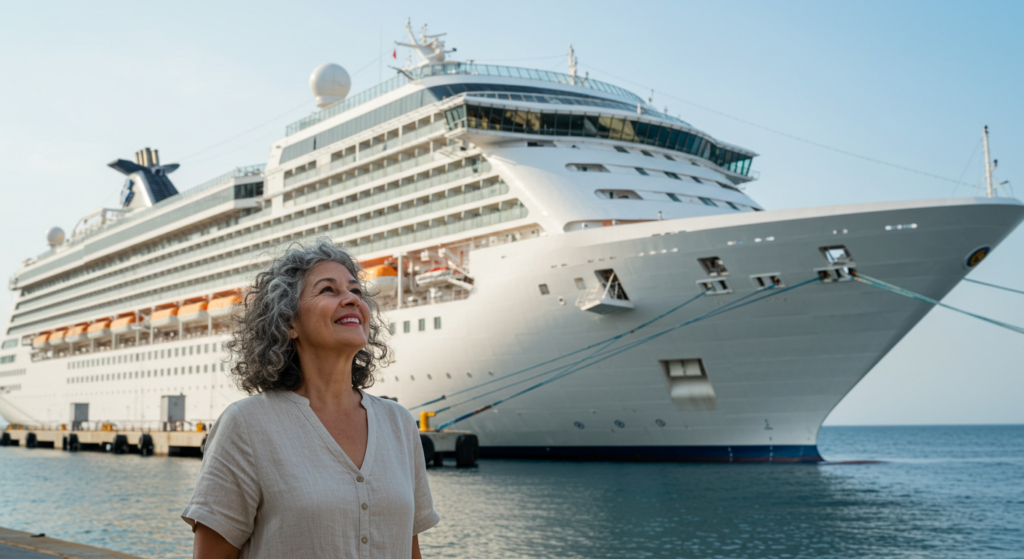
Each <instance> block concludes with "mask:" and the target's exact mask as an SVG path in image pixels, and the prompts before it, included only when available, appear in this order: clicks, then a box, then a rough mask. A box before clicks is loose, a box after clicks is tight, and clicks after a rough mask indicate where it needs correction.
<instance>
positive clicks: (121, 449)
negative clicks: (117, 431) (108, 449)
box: [113, 435, 128, 454]
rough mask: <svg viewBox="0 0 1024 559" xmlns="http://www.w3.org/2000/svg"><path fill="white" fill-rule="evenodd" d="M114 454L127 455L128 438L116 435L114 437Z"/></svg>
mask: <svg viewBox="0 0 1024 559" xmlns="http://www.w3.org/2000/svg"><path fill="white" fill-rule="evenodd" d="M113 452H114V454H127V453H128V437H127V436H126V435H117V436H115V437H114V448H113Z"/></svg>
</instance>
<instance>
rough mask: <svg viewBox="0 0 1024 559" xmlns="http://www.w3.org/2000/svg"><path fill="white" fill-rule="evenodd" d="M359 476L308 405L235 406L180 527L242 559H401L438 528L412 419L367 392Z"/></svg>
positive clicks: (216, 433) (211, 445)
mask: <svg viewBox="0 0 1024 559" xmlns="http://www.w3.org/2000/svg"><path fill="white" fill-rule="evenodd" d="M360 392H361V393H362V404H363V407H364V408H366V423H367V428H368V435H367V440H366V455H365V457H364V458H363V467H362V469H360V468H356V466H355V464H354V463H353V462H352V460H350V459H349V457H348V455H346V454H345V451H343V450H342V449H341V447H340V446H338V443H337V442H335V440H334V438H333V437H331V434H330V433H328V432H327V429H326V428H325V427H324V426H323V424H322V423H320V419H319V418H318V417H317V416H316V414H315V413H313V410H312V409H311V408H310V407H309V400H307V399H306V398H303V397H302V396H299V395H298V394H296V393H294V392H290V391H269V392H265V393H263V394H259V395H257V396H252V397H250V398H245V399H244V400H240V401H238V402H235V403H234V404H231V405H230V406H228V408H227V409H226V410H224V413H223V414H221V416H220V419H219V420H217V423H216V424H215V425H214V427H213V429H212V430H211V431H210V436H209V440H208V441H207V445H206V454H205V455H204V456H203V465H202V467H201V468H200V470H199V479H198V481H196V487H195V490H194V491H193V492H192V499H191V500H190V501H189V503H188V506H186V507H185V510H184V511H183V512H182V513H181V517H182V518H183V519H184V520H185V521H186V522H188V523H189V524H192V525H195V523H196V522H199V523H201V524H204V525H206V526H209V527H210V528H212V529H213V530H215V531H216V532H217V533H218V534H220V535H221V536H223V537H224V539H226V540H227V541H228V542H230V543H231V545H233V546H235V547H238V548H240V549H241V550H242V553H241V556H242V557H244V558H254V557H259V558H279V557H332V558H333V557H344V558H356V557H358V558H361V559H369V558H378V557H379V558H387V559H391V558H400V557H406V558H407V557H410V556H411V555H412V537H413V536H414V535H416V534H419V533H420V532H423V531H424V530H426V529H428V528H430V527H432V526H434V525H435V524H437V523H438V521H439V520H440V517H439V516H438V515H437V512H436V511H435V510H434V505H433V500H432V499H431V496H430V487H429V485H428V483H427V472H426V466H425V464H424V461H423V448H422V447H421V446H420V438H419V433H418V432H417V429H416V422H415V420H413V418H412V414H410V413H409V411H408V410H406V409H405V408H403V407H402V406H400V405H398V404H397V403H395V402H392V401H390V400H382V399H380V398H377V397H375V396H371V395H369V394H366V393H365V392H362V391H360Z"/></svg>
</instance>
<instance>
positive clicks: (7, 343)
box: [3, 338, 18, 349]
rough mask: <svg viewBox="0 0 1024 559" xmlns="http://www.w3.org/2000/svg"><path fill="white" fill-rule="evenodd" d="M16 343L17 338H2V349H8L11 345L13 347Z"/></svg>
mask: <svg viewBox="0 0 1024 559" xmlns="http://www.w3.org/2000/svg"><path fill="white" fill-rule="evenodd" d="M16 345H18V340H17V338H15V339H13V340H4V345H3V349H10V348H12V347H14V346H16Z"/></svg>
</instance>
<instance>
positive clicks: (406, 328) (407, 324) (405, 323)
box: [402, 320, 409, 334]
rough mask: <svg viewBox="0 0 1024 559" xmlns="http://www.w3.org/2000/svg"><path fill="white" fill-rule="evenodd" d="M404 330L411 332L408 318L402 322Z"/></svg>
mask: <svg viewBox="0 0 1024 559" xmlns="http://www.w3.org/2000/svg"><path fill="white" fill-rule="evenodd" d="M402 332H405V333H406V334H408V333H409V321H408V320H406V321H405V322H403V323H402Z"/></svg>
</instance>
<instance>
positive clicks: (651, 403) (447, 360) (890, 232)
mask: <svg viewBox="0 0 1024 559" xmlns="http://www.w3.org/2000/svg"><path fill="white" fill-rule="evenodd" d="M1022 217H1024V206H1022V205H1021V204H1020V203H1019V202H1017V201H1016V200H1006V199H1002V200H999V199H996V200H992V199H957V200H943V201H931V202H929V201H922V202H909V203H879V204H866V205H858V206H844V207H831V208H816V209H805V210H786V211H770V212H748V213H739V214H729V215H715V216H708V217H695V218H686V219H674V220H664V221H654V222H647V223H638V224H633V225H628V226H618V227H605V228H600V229H594V230H588V231H579V232H576V233H573V234H571V235H558V236H551V237H542V238H536V239H530V240H526V241H522V242H514V243H508V244H503V245H499V246H495V247H491V248H487V249H482V250H478V251H476V252H474V255H473V273H474V277H475V279H476V284H475V289H474V293H473V296H472V297H471V298H470V299H467V300H463V301H454V302H446V303H444V304H437V305H420V306H416V307H412V308H402V309H396V310H392V311H390V312H388V313H387V319H388V320H389V322H392V323H395V324H396V334H395V335H394V336H393V338H392V346H393V348H394V350H395V356H396V358H397V361H396V363H395V364H393V365H392V366H390V367H388V368H386V369H383V370H382V371H381V372H380V376H381V377H382V378H381V380H379V381H378V383H377V384H376V385H375V386H374V387H373V388H372V389H371V390H370V391H371V392H372V393H374V394H378V395H384V396H389V397H394V398H397V399H398V401H399V402H400V403H402V404H404V405H406V406H408V407H415V406H417V405H419V404H421V403H424V402H427V401H430V400H434V399H436V398H439V397H440V396H442V395H444V394H452V393H453V392H456V391H459V390H462V389H466V388H470V387H472V386H477V385H479V384H480V383H483V382H486V381H489V380H492V379H493V378H496V377H499V376H501V375H504V374H508V373H510V372H513V371H517V370H520V369H524V368H526V367H529V366H531V365H534V364H537V363H539V362H542V361H545V360H548V359H553V358H556V357H559V356H562V355H565V354H566V353H569V352H571V351H574V350H577V349H579V348H581V347H583V346H586V345H589V344H592V343H594V342H597V341H600V340H603V339H607V338H609V337H611V336H614V335H616V334H620V333H622V332H626V331H628V330H630V329H631V328H634V327H636V326H637V325H639V324H641V323H643V322H644V321H647V320H649V319H651V318H654V317H655V316H657V315H658V314H660V313H662V312H664V311H665V310H667V309H669V308H671V307H673V306H675V305H678V304H679V303H681V302H683V301H685V300H686V299H689V298H691V297H693V296H694V295H696V294H697V293H699V288H698V286H697V281H698V280H702V279H707V274H706V273H705V272H704V270H702V269H701V268H700V266H699V265H698V262H697V259H698V258H706V257H710V256H717V257H719V258H721V259H723V261H724V262H725V264H726V265H727V266H728V270H729V275H728V276H727V278H726V279H727V281H728V283H729V288H730V289H731V290H732V293H728V294H723V295H706V296H705V297H702V298H701V299H698V300H696V301H695V302H693V303H692V304H690V305H688V306H686V307H685V308H683V309H681V310H680V311H678V312H677V313H675V314H672V315H670V316H668V317H666V318H664V319H663V320H661V321H659V322H657V323H655V324H653V325H651V326H649V327H647V328H646V329H644V330H643V331H642V332H640V333H637V334H634V335H632V336H629V337H627V338H625V339H624V340H623V341H622V342H620V343H626V342H629V341H631V340H634V339H637V338H639V337H640V336H642V335H645V334H649V333H654V332H657V331H660V330H662V329H664V328H667V327H669V326H672V325H676V324H679V323H681V322H684V321H686V320H689V319H692V318H694V317H697V316H699V315H701V314H703V313H705V312H707V311H709V310H712V309H715V308H718V307H721V306H722V305H725V304H727V303H729V302H732V301H735V300H737V299H739V298H740V297H743V296H745V295H748V294H749V293H751V292H753V291H755V289H756V288H755V285H754V283H753V282H752V280H751V276H754V275H760V274H774V275H777V276H779V277H780V278H781V280H782V282H783V283H784V285H788V286H792V285H796V284H798V283H800V282H802V281H804V280H808V279H811V278H814V277H816V272H815V270H816V269H818V268H822V267H823V266H825V265H826V264H827V262H826V261H825V260H824V258H823V256H822V254H821V251H820V248H821V247H826V246H833V245H843V246H845V247H846V248H847V249H848V250H849V252H850V254H851V255H852V257H853V259H854V261H855V263H856V269H857V270H858V271H860V272H862V273H864V274H868V275H871V276H875V277H878V278H881V279H884V280H886V281H889V282H892V283H894V284H896V285H899V286H901V287H905V288H907V289H910V290H913V291H916V292H919V293H922V294H925V295H927V296H929V297H933V298H935V299H941V298H942V297H943V296H944V295H945V294H946V293H947V292H948V291H949V290H950V289H952V287H953V286H955V285H956V284H957V282H959V281H960V279H962V278H963V276H964V275H966V273H967V272H968V268H967V267H966V266H965V264H964V262H965V258H966V257H967V256H968V255H970V254H971V253H972V252H973V251H975V250H976V249H978V248H979V247H984V246H988V247H993V248H994V247H995V246H996V245H997V244H998V243H999V242H1001V241H1002V239H1003V238H1004V237H1005V236H1006V235H1007V234H1009V232H1011V231H1012V230H1013V229H1014V228H1015V227H1016V226H1017V225H1018V224H1019V222H1020V221H1021V219H1022ZM910 224H913V225H914V227H912V228H911V227H902V226H904V225H910ZM897 225H899V226H900V227H898V228H897V227H894V226H897ZM887 226H891V227H887ZM758 239H760V241H757V240H758ZM768 239H771V240H768ZM641 255H642V256H641ZM604 268H612V269H614V270H615V273H616V275H617V277H618V278H619V280H620V281H621V284H622V286H623V287H624V288H625V290H626V291H627V292H628V295H629V299H630V301H631V303H632V304H633V305H634V308H633V309H632V310H626V311H623V312H618V313H614V314H608V315H600V314H596V313H592V312H587V311H583V310H581V309H580V308H578V307H577V306H576V305H575V304H574V303H575V301H576V299H577V297H578V295H579V293H580V292H579V291H578V290H577V285H576V283H575V279H576V278H583V279H584V280H585V282H586V284H587V286H588V287H589V286H592V285H593V284H594V283H595V281H596V280H595V275H594V271H595V270H596V269H604ZM540 284H545V285H547V286H548V289H549V292H550V293H549V294H548V295H542V294H541V293H540V292H539V290H538V286H539V285H540ZM930 308H931V306H930V305H927V304H925V303H921V302H917V301H914V300H911V299H907V298H902V297H899V296H897V295H894V294H891V293H888V292H884V291H881V290H878V289H875V288H872V287H870V286H867V285H864V284H861V283H857V282H836V283H820V282H813V283H810V284H808V285H806V286H803V287H800V288H797V289H794V290H791V291H786V292H784V293H780V294H779V295H777V296H773V297H770V298H768V299H766V300H763V301H760V302H756V303H753V304H750V305H747V306H744V307H742V308H738V309H736V310H734V311H730V312H728V313H725V314H722V315H720V316H716V317H713V318H710V319H708V320H704V321H701V322H698V323H695V324H692V325H690V326H686V327H684V328H681V329H678V330H676V331H674V332H672V333H670V334H667V335H665V336H663V337H661V338H658V339H656V340H653V341H651V342H649V343H647V344H644V345H642V346H640V347H638V348H636V349H633V350H631V351H628V352H626V353H623V354H621V355H619V356H616V357H613V358H611V359H609V360H607V361H603V362H600V363H597V364H595V365H594V366H592V367H590V368H587V369H585V370H581V371H579V372H576V373H574V374H572V375H570V376H568V377H566V378H564V379H561V380H558V381H556V382H553V383H551V384H549V385H546V386H544V387H542V388H539V389H537V390H535V391H532V392H530V393H528V394H525V395H523V396H521V397H518V398H515V399H511V400H509V401H508V402H506V403H504V404H502V405H501V406H499V407H497V408H495V409H493V410H489V411H486V412H483V413H481V414H479V415H476V416H474V417H472V418H470V419H467V420H465V421H463V422H461V423H459V424H458V428H460V429H467V430H471V431H474V432H475V433H477V434H478V435H479V437H480V442H481V446H482V449H481V450H482V453H483V455H485V456H487V455H491V456H519V457H550V458H572V459H628V460H634V459H639V460H721V461H743V460H754V461H816V460H820V456H819V455H818V452H817V449H816V443H817V433H818V429H819V427H820V425H821V423H822V422H823V421H824V419H825V418H826V416H827V415H828V414H829V412H830V411H831V410H832V409H833V408H834V406H835V405H836V404H837V403H838V402H839V401H840V400H841V399H842V398H843V397H844V396H845V395H846V394H847V393H848V392H849V391H850V390H851V389H852V388H853V387H854V386H855V385H856V384H857V382H858V381H859V380H860V379H861V378H863V377H864V375H865V374H867V373H868V371H870V370H871V368H872V367H873V366H874V365H875V364H876V363H877V362H878V361H879V360H881V359H882V357H883V356H885V354H886V353H887V352H888V351H889V350H890V349H892V347H893V346H894V345H895V344H896V343H897V342H899V340H900V339H901V338H902V337H903V336H904V335H905V334H906V333H907V332H908V331H909V330H910V329H911V328H912V327H913V326H914V325H915V324H916V323H917V322H918V321H919V320H920V319H921V318H922V317H923V316H924V315H925V314H927V312H928V311H929V310H930ZM435 318H439V319H440V321H439V323H438V324H439V325H440V328H437V329H435V327H434V326H435ZM421 319H422V320H423V324H424V325H425V329H424V331H420V330H419V324H420V321H421ZM406 321H409V322H410V324H411V328H410V332H408V333H406V332H405V331H404V329H403V324H404V323H405V322H406ZM225 340H226V337H225V336H202V337H197V338H193V339H186V340H180V341H174V342H167V343H158V344H153V345H149V346H140V347H135V348H124V349H116V350H112V351H108V352H103V353H100V354H93V355H88V356H85V358H97V357H112V358H115V360H116V358H118V357H119V356H120V357H121V358H122V364H119V365H110V366H103V367H93V368H91V369H89V370H88V372H87V374H91V375H98V374H113V375H114V376H115V380H110V381H104V382H100V383H95V382H93V383H89V384H71V383H70V382H69V380H68V379H69V378H71V377H75V376H78V375H81V374H83V371H76V370H70V369H69V365H68V361H69V360H68V359H53V360H45V361H40V362H36V363H30V355H29V354H30V348H29V347H19V348H18V350H17V352H18V357H17V361H18V362H20V363H28V364H27V365H25V366H24V368H25V369H26V370H27V372H26V373H24V374H23V375H22V376H19V377H16V378H11V379H4V380H6V381H9V382H20V386H19V388H18V390H16V391H13V392H8V393H7V394H3V395H0V414H2V415H3V417H4V418H5V419H6V420H7V421H9V422H11V423H23V424H29V425H31V424H42V423H49V424H53V423H61V422H66V421H67V410H68V408H69V405H70V404H72V403H75V402H88V403H89V404H90V417H91V418H92V419H93V420H94V421H103V420H109V421H114V422H120V423H122V424H130V423H132V422H136V423H143V422H155V421H157V420H158V419H159V411H160V396H161V395H165V394H179V393H181V394H184V395H185V396H186V402H187V404H186V406H187V407H186V416H187V417H188V418H189V419H190V420H194V421H198V420H207V421H208V420H215V419H216V417H217V416H218V415H219V414H220V412H221V411H222V410H223V409H224V408H225V407H226V406H227V405H228V404H230V403H231V402H233V401H235V400H237V399H238V398H241V397H243V395H242V394H240V393H239V392H238V391H237V390H235V389H234V388H233V386H232V384H231V381H230V379H229V377H228V376H227V374H226V373H225V372H223V371H222V367H221V365H220V363H221V360H222V359H223V358H224V357H225V353H223V352H222V351H220V346H221V343H222V342H223V341H225ZM188 348H192V353H191V354H188V355H186V356H184V357H179V358H173V359H168V358H165V359H162V360H160V359H156V358H152V357H146V354H147V353H148V352H153V351H154V350H162V349H163V350H170V349H181V350H182V354H183V355H184V354H185V353H186V352H187V351H188ZM195 348H199V349H198V353H197V352H196V351H195ZM128 355H142V356H143V358H142V360H139V361H135V360H134V359H135V357H132V358H131V359H133V361H131V362H128V361H127V359H128V357H127V356H128ZM71 359H72V360H74V359H76V357H72V358H71ZM684 359H700V360H702V362H703V365H704V367H705V369H706V374H707V381H708V382H709V383H710V385H711V387H713V393H714V397H713V398H712V399H710V400H707V399H706V400H702V401H693V402H687V401H677V400H674V399H673V398H672V396H671V393H670V386H669V385H670V380H669V377H668V376H667V374H666V370H665V367H664V366H663V362H667V361H673V360H684ZM570 360H571V359H570ZM567 361H569V360H567ZM556 365H557V364H556ZM174 367H177V368H180V369H181V370H182V371H183V372H182V373H181V374H178V375H167V376H156V377H154V376H147V377H144V378H135V377H134V376H132V378H127V376H128V375H127V374H125V376H124V378H123V379H120V380H117V379H116V376H117V375H118V374H121V373H128V372H134V371H139V370H142V371H154V370H162V369H167V370H168V371H170V370H171V368H174ZM204 368H205V369H204ZM544 370H546V369H544V368H541V369H537V370H534V371H531V372H528V373H525V374H523V375H519V377H523V378H525V377H530V376H533V375H536V374H539V373H540V372H542V371H544ZM184 371H194V372H184ZM519 377H516V379H517V380H518V379H519ZM541 378H545V377H541ZM541 378H538V379H536V380H535V381H530V382H525V383H523V384H519V385H518V386H515V387H510V388H507V389H506V390H505V391H503V392H499V393H495V394H491V395H489V396H487V397H484V398H479V399H477V400H472V401H467V402H465V403H464V404H462V405H460V406H458V407H456V408H454V409H452V410H450V411H448V412H445V413H443V414H441V415H439V416H438V417H437V418H434V420H433V421H434V422H435V424H437V423H443V422H444V421H447V420H450V419H452V418H455V417H457V416H460V415H462V414H464V413H466V412H469V411H471V410H472V409H474V408H478V407H480V406H483V405H486V404H489V403H491V402H493V401H496V400H498V399H500V398H502V397H504V396H506V395H508V394H512V393H513V392H516V391H518V390H521V389H523V388H525V387H527V386H530V385H531V384H534V383H535V382H538V381H539V380H541ZM509 382H511V379H510V381H509ZM505 384H506V383H495V385H492V386H491V387H488V388H492V387H498V386H504V385H505ZM486 391H489V390H488V389H484V390H482V392H486ZM477 393H479V392H474V393H470V394H467V395H465V396H453V397H452V398H449V399H447V400H445V401H443V403H438V404H436V405H433V406H428V407H425V408H423V409H424V410H430V409H438V408H439V407H441V406H446V405H450V404H452V403H456V402H462V401H463V400H464V398H465V397H468V396H471V395H473V394H477ZM417 411H419V410H417Z"/></svg>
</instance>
